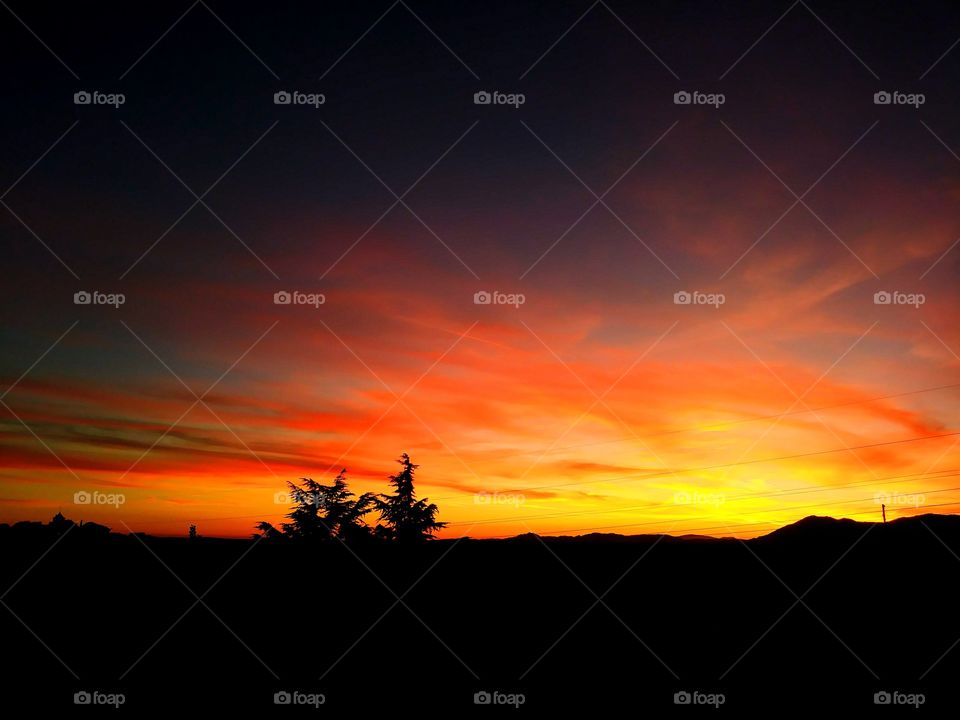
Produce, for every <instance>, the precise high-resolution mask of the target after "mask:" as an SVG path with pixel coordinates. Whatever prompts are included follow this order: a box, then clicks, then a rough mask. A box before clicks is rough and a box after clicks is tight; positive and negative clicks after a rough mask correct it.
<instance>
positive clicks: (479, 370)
mask: <svg viewBox="0 0 960 720" xmlns="http://www.w3.org/2000/svg"><path fill="white" fill-rule="evenodd" d="M958 27H960V13H958V12H957V10H956V8H952V9H951V8H948V7H946V6H942V7H939V8H938V7H937V6H933V5H931V6H930V7H929V8H925V9H918V8H912V7H909V8H908V7H907V6H906V5H903V6H900V5H897V4H891V5H889V6H884V7H882V8H878V7H875V6H874V5H873V4H869V3H850V4H845V5H844V6H843V7H841V8H838V7H833V6H831V5H829V4H825V3H795V4H792V5H791V4H790V3H782V4H779V3H725V2H724V3H683V4H676V3H649V4H645V5H644V7H642V8H638V7H635V6H633V5H631V4H628V3H622V2H610V3H604V2H600V3H595V4H592V5H591V4H590V3H589V2H584V3H569V4H564V5H562V6H560V5H557V6H554V5H553V4H539V3H527V2H520V3H515V2H514V3H496V2H495V3H484V4H477V5H476V6H473V7H471V8H464V7H462V6H458V5H456V4H449V3H438V2H408V3H402V2H401V3H394V4H391V3H390V2H382V3H362V4H358V3H346V2H342V3H325V4H321V5H318V6H317V7H314V8H312V9H308V8H303V7H297V6H296V5H295V4H287V3H270V4H269V6H263V7H259V8H256V9H244V8H240V7H239V6H235V5H232V4H227V3H222V2H209V3H198V4H190V3H180V4H164V6H162V7H157V8H153V9H144V8H139V7H138V8H131V7H124V6H122V5H111V4H104V5H102V6H98V7H96V8H92V9H91V8H86V7H84V8H79V7H78V8H72V9H63V8H56V9H55V10H54V9H53V6H52V5H49V4H46V5H45V4H44V3H39V4H36V3H32V4H27V3H22V2H17V3H11V4H10V7H9V8H6V9H4V10H2V11H0V37H2V38H3V42H0V58H2V59H3V61H4V62H5V64H6V66H7V67H13V68H15V69H16V71H15V72H11V73H7V74H5V75H4V77H3V78H2V79H0V87H2V92H3V93H4V97H5V103H4V110H3V112H2V117H0V123H2V130H3V132H2V134H0V143H2V153H0V171H2V174H0V186H2V187H0V193H2V204H3V207H2V208H0V238H2V248H3V265H2V267H3V270H2V276H3V283H2V284H0V299H2V302H0V314H2V317H3V323H2V330H0V332H2V352H0V401H2V404H0V522H15V521H18V520H24V519H27V520H46V519H48V518H49V517H50V516H51V515H52V514H53V513H54V512H57V511H58V510H60V511H63V512H64V514H65V515H67V516H68V517H71V518H73V519H76V520H80V519H83V520H87V521H96V522H101V523H104V524H106V525H108V526H110V527H112V528H113V529H114V530H116V531H120V532H126V531H128V530H135V531H145V532H150V533H155V534H159V535H180V534H186V532H187V528H188V526H189V525H190V524H196V525H197V529H198V531H199V532H200V533H201V534H203V535H218V536H229V537H243V536H248V535H249V534H250V533H251V532H252V531H253V526H254V524H255V523H256V522H258V521H260V520H268V521H271V522H278V521H279V520H281V518H282V515H283V514H284V512H286V504H284V502H283V501H284V498H283V497H282V496H281V497H279V498H278V496H277V494H278V493H282V491H283V490H284V487H285V483H286V482H287V481H288V480H296V479H297V478H301V477H312V478H314V479H318V480H329V479H330V478H332V477H333V476H334V475H335V474H336V473H337V472H338V471H339V470H340V469H342V468H346V469H347V476H348V479H349V480H350V481H351V485H352V487H353V488H354V489H355V490H356V491H357V492H361V491H374V492H383V491H386V489H387V484H386V482H387V476H388V475H390V474H392V473H393V472H395V470H396V468H397V465H396V463H395V460H396V458H397V457H398V456H399V455H400V453H402V452H408V453H410V455H411V457H412V458H413V460H414V462H416V463H418V464H419V465H420V466H421V467H420V469H419V471H418V478H417V487H418V491H419V493H420V495H421V496H427V497H429V498H430V499H431V501H433V502H436V503H437V504H438V505H439V507H440V516H439V519H441V520H444V521H446V522H448V523H449V526H448V527H447V528H446V529H445V530H444V531H443V532H442V533H441V537H459V536H462V535H470V536H472V537H500V536H510V535H515V534H519V533H524V532H531V531H533V532H539V533H543V534H562V533H576V534H580V533H584V532H591V531H595V530H596V531H600V532H606V531H609V532H623V533H639V532H669V533H671V534H685V533H699V534H706V535H737V536H753V535H757V534H761V533H763V532H768V531H770V530H772V529H774V528H776V527H778V526H780V525H783V524H785V523H789V522H792V521H795V520H798V519H800V518H802V517H804V516H806V515H810V514H819V515H834V516H848V517H854V518H856V519H861V520H879V519H880V517H881V515H880V512H881V510H880V504H881V503H883V504H885V505H886V506H887V515H888V519H889V518H891V517H899V516H904V515H910V514H915V513H917V512H924V511H933V512H955V511H956V510H957V508H958V507H960V449H958V447H957V443H958V442H960V434H958V433H960V428H958V427H957V425H956V409H957V401H958V398H960V325H958V322H957V320H958V301H960V285H958V283H957V277H958V272H960V248H958V247H957V245H958V240H960V219H958V217H960V216H958V214H957V212H956V208H957V203H958V200H960V172H958V171H960V157H958V154H957V153H958V152H960V113H958V106H957V104H956V102H955V101H954V95H953V93H955V88H956V80H957V73H958V72H960V50H954V46H955V43H956V40H957V35H958V33H960V31H958ZM78 92H88V93H101V95H99V98H100V101H103V102H114V105H110V104H97V103H98V101H96V100H95V101H94V102H93V103H91V104H76V103H75V97H74V96H75V93H78ZM278 92H289V93H302V95H301V96H300V98H301V100H302V101H303V102H305V103H307V104H293V103H291V104H276V103H275V101H274V95H275V93H278ZM478 92H489V93H502V95H499V96H497V97H498V98H499V99H500V100H502V101H503V102H502V103H501V102H492V103H490V104H477V103H476V102H475V93H478ZM683 92H686V93H691V94H695V98H697V100H696V101H695V102H692V103H690V104H682V103H678V102H676V100H677V99H678V98H677V97H676V94H677V93H683ZM883 92H887V93H891V96H892V97H893V98H894V100H893V102H891V103H889V104H882V103H881V104H878V103H877V102H876V97H875V95H876V93H883ZM116 94H122V95H123V102H122V104H118V101H117V100H116V98H114V100H113V101H110V100H109V98H110V96H115V95H116ZM517 94H521V95H522V104H520V99H519V98H518V97H516V96H517ZM311 95H312V96H314V98H313V100H310V99H309V97H310V96H311ZM319 95H322V96H323V98H322V99H323V102H322V104H321V103H320V102H319V99H318V96H319ZM511 96H513V99H512V100H511ZM679 97H680V98H681V99H682V97H683V96H679ZM507 102H513V104H512V105H511V104H506V103H507ZM310 103H312V104H310ZM709 103H712V104H709ZM84 292H86V293H91V294H93V293H102V295H100V296H98V297H99V298H100V299H101V300H108V301H109V297H108V296H116V295H117V294H122V296H123V302H122V304H119V305H118V304H117V298H115V297H114V299H113V302H114V304H113V305H111V304H98V303H97V302H93V303H91V304H77V302H76V297H75V296H76V293H84ZM277 293H299V294H298V295H296V298H297V299H298V300H300V301H306V302H301V303H299V304H298V303H290V304H278V303H277V302H275V295H276V294H277ZM478 293H479V295H478ZM878 293H880V294H879V295H878ZM281 297H283V296H281ZM488 297H490V298H493V300H494V301H493V302H490V303H484V302H482V301H483V300H485V299H487V298H488ZM321 298H322V300H323V302H322V303H321V302H320V299H321ZM686 299H690V302H684V300H686ZM885 299H889V300H890V302H884V300H885ZM478 300H479V301H481V302H478ZM85 500H89V501H90V502H85ZM925 508H926V510H925Z"/></svg>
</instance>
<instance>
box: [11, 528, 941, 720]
mask: <svg viewBox="0 0 960 720" xmlns="http://www.w3.org/2000/svg"><path fill="white" fill-rule="evenodd" d="M58 538H59V541H58ZM54 543H56V544H55V545H54V546H53V549H52V550H50V547H51V545H53V544H54ZM48 550H49V552H47V551H48ZM45 552H47V554H46V555H44V553H45ZM958 555H960V517H957V516H941V515H924V516H919V517H915V518H910V519H904V520H900V521H895V522H891V523H888V524H886V525H880V524H872V523H855V522H852V521H849V520H833V519H829V518H807V519H806V520H804V521H801V522H799V523H797V524H795V525H792V526H789V527H786V528H783V529H782V530H779V531H777V532H775V533H772V534H771V535H768V536H765V537H762V538H757V539H754V540H750V541H747V542H745V543H744V542H740V541H738V540H729V539H728V540H709V539H695V538H671V537H659V536H633V537H621V536H609V535H607V536H586V537H581V538H547V539H544V540H543V541H541V540H540V539H539V538H537V537H535V536H527V537H520V538H515V539H513V540H503V541H476V540H462V541H459V542H455V541H436V542H433V543H429V544H427V545H425V546H423V547H415V548H412V549H404V548H401V547H395V546H376V547H370V548H360V549H355V550H351V549H348V548H347V547H345V546H342V545H340V544H339V543H335V544H333V545H331V546H328V547H326V546H325V547H321V548H315V549H308V548H298V547H293V546H277V545H270V544H268V543H266V542H260V543H258V544H256V545H254V542H253V541H240V540H215V539H204V538H200V539H196V540H187V539H163V538H149V537H143V538H139V537H133V536H126V535H114V534H111V535H108V536H100V537H98V536H97V534H96V533H87V532H84V531H82V530H79V529H74V530H72V531H70V532H69V533H67V535H66V536H63V537H60V536H59V535H57V534H56V533H54V532H53V531H52V530H51V529H50V528H48V527H44V528H37V527H34V528H32V529H30V530H23V529H20V528H13V529H11V528H4V529H3V530H2V531H0V592H6V593H7V594H6V595H4V596H3V603H4V604H5V605H6V606H7V609H5V608H3V607H0V636H2V641H3V646H2V652H3V655H4V671H3V676H2V683H3V685H4V686H5V687H4V690H3V704H4V705H6V706H7V707H8V708H9V707H12V706H13V705H18V704H26V705H27V706H29V707H32V708H33V709H34V710H35V711H37V712H43V711H45V710H46V709H49V708H61V709H70V710H74V709H75V710H80V711H92V712H99V713H100V714H110V715H117V711H116V710H115V709H114V708H112V707H105V706H103V705H102V704H101V705H99V706H97V705H93V706H91V707H88V708H84V707H79V706H76V705H74V694H75V693H77V692H88V693H91V694H92V697H93V699H94V703H96V702H97V701H99V702H101V703H102V702H104V701H108V700H109V697H108V696H109V695H111V694H116V693H122V694H123V700H124V704H123V707H122V708H121V709H120V713H132V714H136V715H140V714H142V713H144V712H147V711H153V710H156V709H158V708H167V709H170V710H176V711H177V712H178V714H180V715H184V716H193V715H194V714H196V713H198V712H201V711H227V710H234V709H242V710H243V711H244V712H245V713H246V714H252V713H254V712H262V711H267V712H269V713H271V714H270V716H271V717H273V716H274V715H277V716H281V717H282V716H284V715H285V714H290V713H293V714H303V713H307V714H311V715H312V716H319V715H320V714H331V713H333V714H335V715H336V716H341V715H342V714H345V713H347V712H360V713H363V714H370V713H382V712H390V711H392V710H396V709H398V708H410V709H412V710H413V711H414V712H418V713H423V714H425V715H426V714H434V713H438V712H445V711H452V712H455V713H461V712H465V713H470V714H491V713H497V712H506V711H509V712H515V710H514V708H513V707H511V706H509V705H508V706H499V707H486V706H483V705H475V704H474V697H475V694H476V693H478V692H488V693H491V694H495V693H501V695H491V697H494V699H495V701H499V702H501V703H502V702H505V701H506V702H509V701H510V700H511V698H510V696H511V695H516V694H522V695H523V705H522V707H521V708H520V710H519V712H525V711H531V710H533V711H536V710H538V709H551V710H558V709H575V708H585V709H592V710H595V711H600V710H602V709H604V708H612V707H619V708H623V709H624V710H626V711H630V710H631V709H633V710H634V711H636V712H637V714H641V715H642V714H643V711H645V710H647V709H653V710H655V713H654V716H661V715H663V714H664V713H665V712H667V711H669V712H671V713H672V712H674V711H675V712H677V713H678V714H679V713H690V712H693V713H712V712H714V708H713V707H711V706H709V705H706V706H704V705H703V703H705V702H709V701H711V700H713V701H714V702H716V701H717V700H718V697H717V696H716V694H718V693H721V694H722V696H723V697H722V700H723V706H722V708H721V710H722V711H727V712H731V711H733V712H739V711H740V710H743V709H747V708H759V709H761V710H765V711H767V712H771V713H777V714H779V713H780V712H781V711H786V710H792V709H796V708H799V707H808V708H811V709H816V708H821V709H823V710H824V711H828V712H829V711H831V710H833V709H836V708H839V707H843V708H849V709H859V710H860V711H862V712H864V713H873V712H889V711H896V710H900V711H910V712H911V713H913V712H914V708H913V707H912V706H904V705H903V703H907V702H910V701H911V700H912V701H917V698H916V697H912V696H913V695H915V694H916V693H922V694H923V697H922V700H923V705H922V706H921V708H920V710H921V711H928V710H931V709H935V708H936V709H943V708H955V707H956V706H957V705H958V704H960V684H958V682H957V681H958V678H960V645H958V646H957V647H954V643H955V642H956V641H957V640H958V639H960V604H958V588H960V583H958V579H960V557H958ZM41 556H43V557H42V559H41V560H40V561H39V562H37V560H38V558H41ZM34 563H36V564H34ZM24 573H26V574H24ZM18 578H19V580H18ZM11 586H12V589H11V590H9V592H7V588H10V587H11ZM611 586H612V588H611ZM608 589H609V591H608ZM198 597H199V598H200V602H199V603H198V599H197V598H198ZM598 597H599V598H600V599H601V600H600V601H599V602H598ZM398 598H399V600H398ZM11 611H12V612H11ZM14 613H15V614H16V616H15V615H14ZM18 618H19V619H18ZM21 621H22V622H21ZM58 658H59V659H58ZM61 660H62V662H61ZM74 673H75V674H76V677H74ZM278 692H288V693H291V695H290V697H291V698H292V699H293V700H294V703H296V702H297V701H299V702H300V703H303V702H309V701H310V696H311V695H315V696H317V697H319V695H320V694H322V696H323V699H324V704H323V705H322V706H320V707H319V708H314V707H305V706H304V705H302V704H301V705H299V706H297V707H284V706H278V705H276V704H275V701H274V698H275V694H276V693H278ZM678 692H688V693H691V695H690V696H689V697H691V698H692V699H693V700H694V703H692V704H694V705H697V704H698V703H699V705H698V706H695V707H683V706H679V705H676V704H675V699H674V698H675V694H676V693H678ZM878 692H880V693H883V692H886V693H889V695H886V696H884V695H881V696H880V699H881V700H882V699H885V698H889V699H890V700H891V705H894V706H896V707H884V706H882V705H877V704H875V700H874V696H875V693H878ZM97 693H100V695H99V696H98V695H96V694H97ZM295 693H300V695H295ZM698 693H699V694H698ZM711 695H713V696H714V697H713V698H711V697H710V696H711ZM281 697H283V696H281ZM483 697H484V696H481V698H483ZM681 697H684V696H681ZM512 699H513V700H514V701H519V698H517V697H514V698H512ZM298 711H299V713H298ZM11 717H13V715H11Z"/></svg>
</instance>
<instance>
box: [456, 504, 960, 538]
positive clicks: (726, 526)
mask: <svg viewBox="0 0 960 720" xmlns="http://www.w3.org/2000/svg"><path fill="white" fill-rule="evenodd" d="M951 505H960V502H958V501H951V502H944V503H930V504H929V505H922V506H920V507H917V508H904V509H903V510H904V511H906V510H909V509H915V510H922V509H926V508H932V507H948V506H951ZM821 507H829V506H827V505H823V506H821ZM876 512H877V511H876V510H875V509H873V510H864V511H861V512H854V513H848V515H875V514H876ZM907 517H911V516H907ZM776 524H777V523H776V522H774V521H772V520H762V521H760V522H752V523H725V524H723V525H714V526H712V527H701V528H687V529H686V531H685V533H684V534H687V535H692V534H694V533H698V532H706V531H708V530H718V529H719V530H722V529H727V530H731V529H733V528H737V527H753V526H756V525H776ZM787 524H790V523H787ZM638 525H639V524H638V523H626V524H624V525H600V526H595V527H584V528H567V529H564V530H556V531H552V530H551V531H548V533H537V534H538V535H540V536H541V537H555V536H556V534H557V533H559V534H566V533H572V532H586V531H591V530H609V529H614V528H628V527H638ZM780 527H786V525H781V526H780ZM653 534H656V535H661V534H664V533H653ZM464 537H469V535H467V536H464ZM512 537H516V534H511V535H489V536H487V537H486V538H478V539H489V540H498V539H503V538H512ZM674 537H675V536H674ZM445 539H447V540H456V539H458V538H445Z"/></svg>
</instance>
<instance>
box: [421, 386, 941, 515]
mask: <svg viewBox="0 0 960 720" xmlns="http://www.w3.org/2000/svg"><path fill="white" fill-rule="evenodd" d="M953 388H960V383H952V384H949V385H937V386H935V387H929V388H921V389H919V390H908V391H905V392H901V393H893V394H891V395H879V396H877V397H872V398H865V399H863V400H849V401H847V402H842V403H834V404H833V405H822V406H820V407H815V408H804V409H802V410H793V411H790V412H783V413H775V414H773V415H757V416H754V417H748V418H740V419H739V420H729V421H727V422H721V423H715V424H713V425H691V426H689V427H684V428H674V429H672V430H662V431H660V432H655V433H648V434H646V435H643V436H642V437H640V438H639V439H640V440H646V439H647V438H653V437H662V436H664V435H676V434H679V433H685V432H703V431H706V430H716V429H718V428H725V427H728V426H730V425H742V424H744V423H752V422H759V421H761V420H776V419H778V418H784V417H790V416H793V415H804V414H806V413H811V412H813V413H815V412H819V411H820V410H833V409H835V408H841V407H849V406H852V405H864V404H867V403H872V402H878V401H880V400H892V399H893V398H899V397H907V396H909V395H919V394H921V393H928V392H935V391H937V390H950V389H953ZM637 439H638V438H637V437H636V436H630V437H622V438H616V439H613V440H598V441H596V442H590V443H580V444H578V445H564V446H562V447H555V448H548V449H547V450H521V451H518V452H513V453H505V454H501V455H499V457H501V458H508V457H522V456H524V455H536V454H541V456H542V455H546V454H547V453H555V452H561V451H563V450H576V449H578V448H585V447H594V446H597V445H610V444H613V443H621V442H631V441H636V440H637ZM438 499H439V498H438Z"/></svg>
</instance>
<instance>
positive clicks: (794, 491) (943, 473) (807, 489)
mask: <svg viewBox="0 0 960 720" xmlns="http://www.w3.org/2000/svg"><path fill="white" fill-rule="evenodd" d="M958 476H960V468H949V469H944V470H936V471H934V472H925V473H912V474H910V475H893V476H889V477H883V478H872V479H869V480H857V481H854V482H850V483H841V484H838V485H829V486H826V487H825V486H822V485H807V486H802V487H800V488H791V489H789V490H771V491H766V492H757V493H743V494H741V495H734V496H732V497H724V499H723V502H724V503H727V502H732V501H736V500H747V499H753V498H762V497H781V496H784V495H802V494H805V493H816V492H831V491H833V490H843V489H846V488H851V487H858V486H860V485H889V484H891V483H895V482H897V481H899V480H903V479H904V478H913V480H907V481H906V482H919V481H921V480H925V479H926V478H928V477H933V478H936V479H941V478H947V477H958ZM671 507H677V504H676V503H670V504H667V503H662V502H659V503H644V504H643V505H631V506H628V507H618V508H612V509H611V508H607V509H603V510H571V511H569V512H558V513H547V514H541V515H527V516H525V517H518V516H513V517H498V518H489V519H487V520H476V521H470V520H451V521H449V522H448V523H447V524H448V525H489V524H491V523H493V524H495V523H501V522H517V521H518V520H521V521H527V520H542V519H544V518H551V517H571V516H574V515H602V514H605V513H618V512H629V511H632V510H646V509H656V510H663V509H665V508H671Z"/></svg>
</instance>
